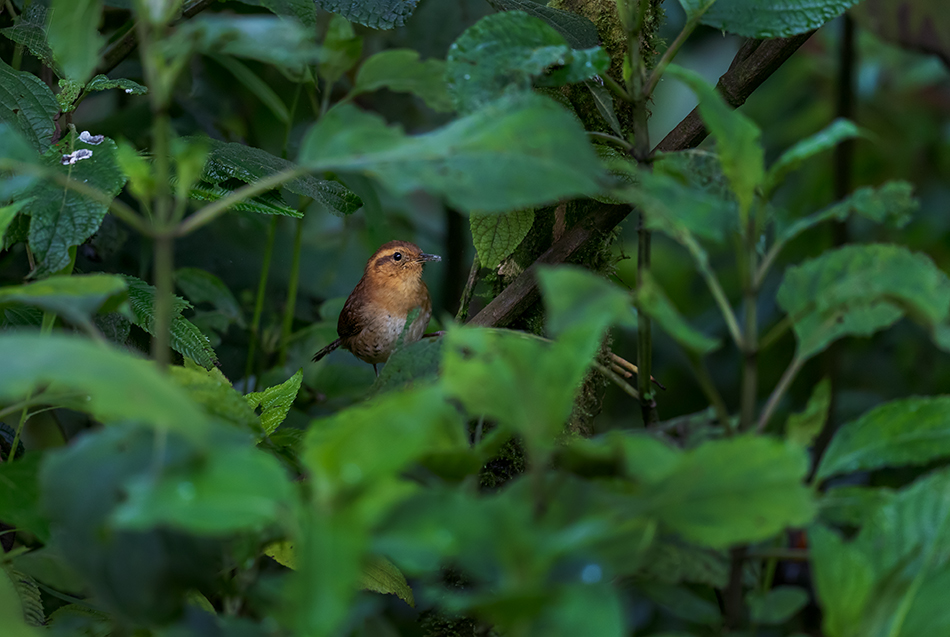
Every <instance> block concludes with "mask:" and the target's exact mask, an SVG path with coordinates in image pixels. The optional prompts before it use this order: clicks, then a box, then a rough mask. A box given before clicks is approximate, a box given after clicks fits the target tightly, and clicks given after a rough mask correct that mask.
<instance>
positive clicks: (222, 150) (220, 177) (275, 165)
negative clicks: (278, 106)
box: [202, 139, 363, 215]
mask: <svg viewBox="0 0 950 637" xmlns="http://www.w3.org/2000/svg"><path fill="white" fill-rule="evenodd" d="M208 143H209V144H210V146H211V152H210V153H209V154H208V160H207V162H206V163H205V171H204V175H203V176H202V179H204V180H205V181H208V182H211V183H216V184H217V183H221V182H222V181H225V180H226V179H239V180H241V181H243V182H245V183H252V182H255V181H257V180H259V179H262V178H264V177H268V176H270V175H273V174H274V173H277V172H280V171H282V170H287V169H289V168H293V166H294V164H293V163H292V162H289V161H287V160H286V159H281V158H280V157H276V156H274V155H271V154H270V153H268V152H266V151H264V150H261V149H260V148H254V147H252V146H245V145H243V144H235V143H225V142H220V141H217V140H213V139H210V140H208ZM284 187H285V188H286V189H287V190H289V191H290V192H292V193H295V194H298V195H302V196H304V197H310V198H311V199H313V200H315V201H318V202H320V203H321V204H323V205H324V206H325V207H326V208H327V210H329V211H331V212H336V213H337V214H342V215H348V214H350V213H352V212H355V211H356V210H359V208H360V207H361V206H362V205H363V202H362V201H360V198H359V197H357V196H356V195H355V194H353V192H351V191H350V190H349V189H348V188H347V187H346V186H344V185H343V184H341V183H339V182H337V181H330V180H327V179H319V178H317V177H314V176H312V175H308V176H306V177H299V178H297V179H294V180H291V181H289V182H287V183H286V184H284Z"/></svg>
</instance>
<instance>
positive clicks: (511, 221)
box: [469, 208, 534, 269]
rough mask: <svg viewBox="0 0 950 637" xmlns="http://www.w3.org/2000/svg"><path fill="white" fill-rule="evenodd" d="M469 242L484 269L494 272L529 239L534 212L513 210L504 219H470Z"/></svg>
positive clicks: (488, 217)
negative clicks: (524, 240) (525, 239)
mask: <svg viewBox="0 0 950 637" xmlns="http://www.w3.org/2000/svg"><path fill="white" fill-rule="evenodd" d="M469 223H470V224H471V230H472V242H473V243H474V244H475V251H476V252H477V253H478V262H479V264H480V265H481V266H482V267H483V268H490V269H494V268H497V267H498V265H499V264H500V263H501V262H502V261H504V260H505V259H507V258H508V257H509V255H511V253H512V252H514V251H515V249H516V248H517V247H518V246H519V245H520V244H521V241H522V240H523V239H524V238H525V237H526V236H528V231H529V230H531V225H532V224H533V223H534V210H533V209H531V208H527V209H525V210H515V211H514V212H509V213H508V214H504V215H480V214H477V213H472V214H471V215H469Z"/></svg>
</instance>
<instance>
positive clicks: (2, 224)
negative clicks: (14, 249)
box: [0, 199, 30, 250]
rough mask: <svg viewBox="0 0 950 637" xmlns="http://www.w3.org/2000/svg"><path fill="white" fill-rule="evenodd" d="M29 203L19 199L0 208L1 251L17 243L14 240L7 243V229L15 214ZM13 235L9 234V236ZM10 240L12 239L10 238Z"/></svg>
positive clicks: (26, 200)
mask: <svg viewBox="0 0 950 637" xmlns="http://www.w3.org/2000/svg"><path fill="white" fill-rule="evenodd" d="M29 203H30V200H29V199H21V200H20V201H17V202H16V203H12V204H10V205H9V206H0V240H2V241H0V246H3V249H4V250H6V249H7V247H8V246H11V245H13V244H14V243H17V242H16V241H14V240H11V241H9V243H8V242H7V236H6V233H7V228H10V227H11V224H13V220H14V219H15V218H16V216H17V213H19V212H20V211H21V210H22V209H23V208H25V207H26V205H27V204H29ZM12 234H14V233H11V235H12ZM10 239H13V237H12V236H11V237H10Z"/></svg>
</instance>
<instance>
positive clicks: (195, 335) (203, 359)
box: [123, 275, 218, 369]
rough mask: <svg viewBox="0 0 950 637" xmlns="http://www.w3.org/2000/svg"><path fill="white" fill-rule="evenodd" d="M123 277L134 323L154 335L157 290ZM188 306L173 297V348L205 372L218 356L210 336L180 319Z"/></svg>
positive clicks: (186, 303)
mask: <svg viewBox="0 0 950 637" xmlns="http://www.w3.org/2000/svg"><path fill="white" fill-rule="evenodd" d="M123 278H124V279H125V281H126V284H127V285H128V287H129V306H130V307H131V309H132V318H133V320H132V322H133V323H135V324H136V325H138V326H139V327H141V328H142V329H143V330H145V331H146V332H148V333H149V334H151V335H152V336H154V335H155V287H154V286H151V285H149V284H147V283H145V282H144V281H142V280H141V279H137V278H135V277H133V276H127V275H123ZM187 307H190V303H188V302H187V301H185V300H184V299H183V298H181V297H178V296H174V295H173V301H172V319H171V333H170V336H171V342H170V345H171V347H172V349H173V350H175V351H176V352H178V353H179V354H181V355H182V356H187V357H188V358H190V359H191V360H193V361H195V362H196V363H198V364H199V365H201V366H202V367H204V368H205V369H211V367H213V366H214V365H215V364H216V363H217V361H218V356H217V354H215V352H214V349H213V348H212V347H211V343H210V342H209V341H208V337H207V336H205V335H204V334H202V333H201V330H199V329H198V328H197V327H196V326H195V324H194V323H192V322H191V321H189V320H187V319H185V318H183V317H182V316H181V313H182V311H183V310H184V309H185V308H187Z"/></svg>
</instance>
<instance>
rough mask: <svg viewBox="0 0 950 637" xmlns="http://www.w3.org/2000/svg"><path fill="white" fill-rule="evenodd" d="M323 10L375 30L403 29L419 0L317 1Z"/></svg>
mask: <svg viewBox="0 0 950 637" xmlns="http://www.w3.org/2000/svg"><path fill="white" fill-rule="evenodd" d="M315 2H316V3H317V6H318V7H320V8H321V9H324V10H326V11H329V12H330V13H336V14H339V15H341V16H343V17H344V18H346V19H347V20H349V21H350V22H356V23H357V24H362V25H364V26H367V27H372V28H374V29H392V28H393V27H401V26H402V25H403V24H405V23H406V19H407V18H408V17H409V16H410V15H412V12H413V11H414V10H415V8H416V3H417V2H418V0H359V1H358V2H353V1H352V0H315Z"/></svg>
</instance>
